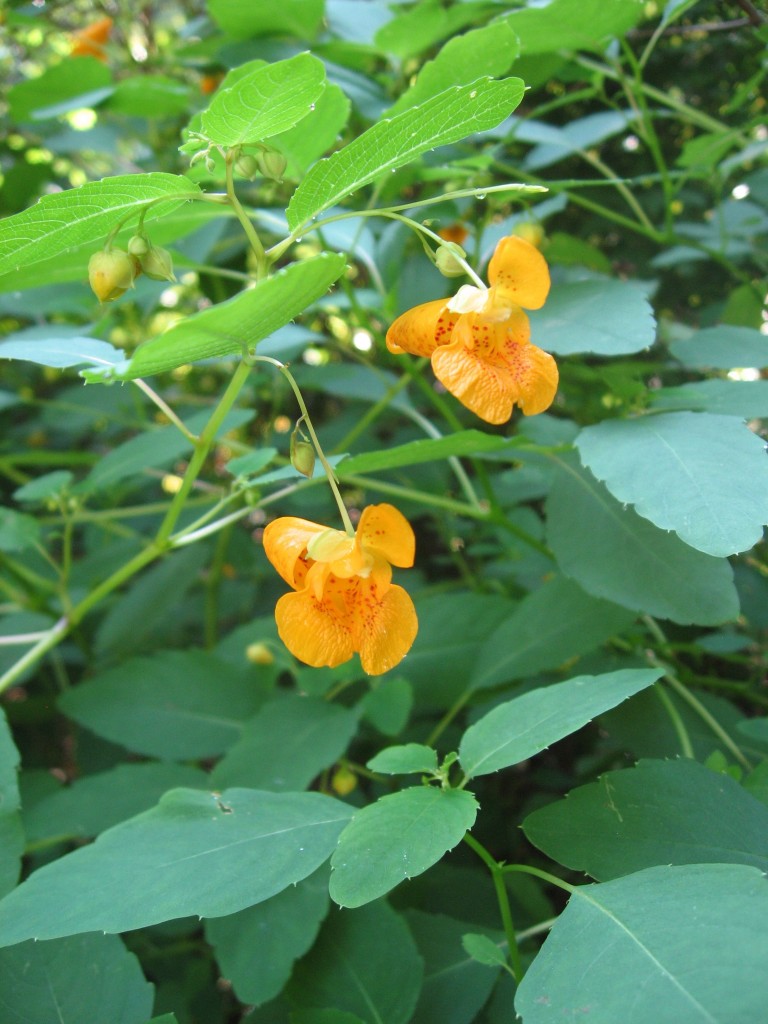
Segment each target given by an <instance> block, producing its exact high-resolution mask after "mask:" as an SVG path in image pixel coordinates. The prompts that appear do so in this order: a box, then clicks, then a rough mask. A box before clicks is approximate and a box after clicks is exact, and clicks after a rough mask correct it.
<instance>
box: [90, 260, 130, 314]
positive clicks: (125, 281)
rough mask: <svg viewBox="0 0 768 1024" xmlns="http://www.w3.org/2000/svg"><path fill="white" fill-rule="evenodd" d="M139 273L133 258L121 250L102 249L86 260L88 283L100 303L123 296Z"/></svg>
mask: <svg viewBox="0 0 768 1024" xmlns="http://www.w3.org/2000/svg"><path fill="white" fill-rule="evenodd" d="M140 273H141V268H140V266H139V262H138V260H137V259H136V257H135V256H131V255H130V254H129V253H127V252H124V251H123V250H122V249H110V250H109V251H107V250H105V249H102V250H101V251H100V252H95V253H94V254H93V256H91V258H90V260H88V281H89V283H90V286H91V288H92V289H93V292H94V294H95V295H96V298H97V299H98V300H99V301H100V302H113V301H114V300H115V299H119V298H120V296H121V295H124V294H125V293H126V292H127V291H128V289H129V288H133V282H134V280H135V279H136V277H137V276H138V275H139V274H140Z"/></svg>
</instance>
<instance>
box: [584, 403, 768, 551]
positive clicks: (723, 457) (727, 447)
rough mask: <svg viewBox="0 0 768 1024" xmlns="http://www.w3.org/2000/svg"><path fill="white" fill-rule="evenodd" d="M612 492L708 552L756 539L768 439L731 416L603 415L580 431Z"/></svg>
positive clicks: (767, 480)
mask: <svg viewBox="0 0 768 1024" xmlns="http://www.w3.org/2000/svg"><path fill="white" fill-rule="evenodd" d="M576 447H577V448H578V449H579V452H580V454H581V461H582V462H583V463H584V465H586V466H588V467H589V469H590V470H591V471H592V473H593V474H594V475H595V476H596V477H597V478H598V480H602V481H603V482H604V483H605V484H606V486H607V487H608V489H609V490H610V492H611V494H613V496H614V497H615V498H617V499H618V500H619V501H621V502H628V503H629V504H631V505H634V506H635V509H636V511H637V512H638V513H639V514H640V515H641V516H643V517H644V518H646V519H650V520H651V522H652V523H655V524H656V526H658V527H659V528H660V529H662V530H674V531H675V533H677V535H678V536H679V537H680V538H681V539H682V540H684V541H685V542H686V544H690V545H691V547H694V548H697V549H698V550H699V551H705V552H706V553H707V554H709V555H715V556H720V557H723V556H726V555H734V554H736V553H737V552H739V551H746V550H747V549H748V548H751V547H752V546H753V545H754V544H756V543H757V542H758V541H759V540H760V538H761V536H762V533H763V524H764V523H765V522H766V521H768V458H766V451H765V442H764V441H763V439H762V438H760V437H758V436H757V435H756V434H754V433H753V432H752V431H751V430H750V429H749V428H748V427H746V426H745V425H744V424H743V423H740V422H739V421H738V420H736V419H734V418H733V417H731V416H713V415H709V414H707V413H694V412H677V413H668V414H666V415H660V416H642V417H640V418H637V419H632V420H620V421H619V420H604V421H603V422H602V423H598V424H595V425H594V426H591V427H587V428H586V429H584V430H582V432H581V433H580V434H579V436H578V437H577V438H576Z"/></svg>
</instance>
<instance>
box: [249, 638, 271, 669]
mask: <svg viewBox="0 0 768 1024" xmlns="http://www.w3.org/2000/svg"><path fill="white" fill-rule="evenodd" d="M245 656H246V658H247V659H248V661H250V663H251V664H252V665H272V664H273V663H274V660H275V656H274V654H273V653H272V651H271V650H270V649H269V646H268V645H267V644H265V643H263V642H261V643H254V644H248V646H247V647H246V649H245Z"/></svg>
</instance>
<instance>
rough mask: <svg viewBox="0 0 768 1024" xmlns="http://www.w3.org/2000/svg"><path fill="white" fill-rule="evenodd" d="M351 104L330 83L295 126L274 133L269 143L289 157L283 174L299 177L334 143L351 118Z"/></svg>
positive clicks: (287, 176)
mask: <svg viewBox="0 0 768 1024" xmlns="http://www.w3.org/2000/svg"><path fill="white" fill-rule="evenodd" d="M351 109H352V105H351V103H350V102H349V100H348V99H347V97H346V96H345V95H344V93H343V92H342V91H341V89H340V88H339V87H338V85H328V86H327V87H326V89H325V92H324V93H323V94H322V95H321V96H320V98H319V99H318V100H317V102H316V103H315V104H314V106H313V109H312V110H310V112H309V113H308V114H307V116H306V117H305V118H304V119H303V120H302V121H300V122H299V123H298V124H297V125H296V126H295V127H294V128H291V129H289V130H288V131H286V132H281V133H280V134H279V135H275V136H274V137H273V138H272V140H271V143H270V145H272V146H274V147H275V148H276V149H278V150H279V151H280V152H281V153H282V154H283V155H284V156H285V157H287V159H288V167H287V169H286V172H285V175H284V177H286V178H288V179H289V180H290V179H292V178H300V177H302V176H303V175H304V173H305V172H306V170H307V168H308V167H309V166H310V165H311V164H313V163H314V162H315V160H318V159H319V158H320V157H321V156H323V154H324V153H327V152H328V150H329V149H331V148H332V147H333V145H334V144H335V142H336V140H337V138H338V136H339V133H340V132H341V130H342V129H343V128H344V126H345V125H346V123H347V121H348V120H349V114H350V111H351Z"/></svg>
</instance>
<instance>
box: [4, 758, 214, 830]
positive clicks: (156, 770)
mask: <svg viewBox="0 0 768 1024" xmlns="http://www.w3.org/2000/svg"><path fill="white" fill-rule="evenodd" d="M182 786H183V787H186V788H187V789H209V788H210V785H209V780H208V775H207V773H206V772H204V771H203V770H202V769H201V768H194V767H193V766H192V765H186V764H183V765H182V764H173V763H172V762H165V763H163V762H160V763H157V762H154V761H147V762H146V763H142V764H120V765H118V766H117V767H116V768H112V769H110V770H109V771H106V772H99V773H98V774H96V775H86V776H85V777H83V778H81V779H75V781H74V782H72V783H71V784H70V785H69V786H62V787H60V788H59V789H58V790H57V791H56V792H54V793H51V794H50V795H48V796H46V797H44V798H43V799H42V800H39V801H38V802H37V803H34V804H32V805H31V806H30V807H29V808H27V807H26V805H25V811H24V830H25V832H26V836H27V842H28V843H29V844H33V845H35V844H39V843H41V842H51V841H53V840H62V839H72V838H75V837H77V838H82V839H88V838H91V837H92V836H96V835H98V834H99V832H104V831H105V830H106V829H108V828H112V827H113V826H114V825H118V824H119V823H120V822H121V821H124V820H125V819H126V818H132V817H133V816H134V815H136V814H140V813H141V812H142V811H146V810H149V808H150V807H154V805H155V804H156V803H157V802H158V800H159V799H160V797H161V796H162V795H163V793H167V792H168V790H169V789H178V788H179V787H182Z"/></svg>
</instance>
